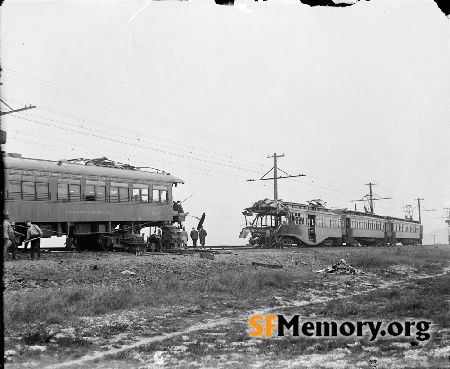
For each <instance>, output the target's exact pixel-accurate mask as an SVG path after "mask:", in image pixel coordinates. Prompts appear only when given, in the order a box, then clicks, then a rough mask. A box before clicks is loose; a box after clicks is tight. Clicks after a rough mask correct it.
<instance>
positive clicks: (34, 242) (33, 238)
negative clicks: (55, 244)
mask: <svg viewBox="0 0 450 369" xmlns="http://www.w3.org/2000/svg"><path fill="white" fill-rule="evenodd" d="M26 223H27V227H28V229H27V239H26V240H25V242H27V241H29V242H30V243H31V248H30V249H31V260H34V252H35V251H36V252H37V258H38V260H39V259H40V258H41V237H42V235H43V232H42V231H41V229H40V228H39V227H38V226H37V225H36V224H32V223H31V221H29V220H27V222H26Z"/></svg>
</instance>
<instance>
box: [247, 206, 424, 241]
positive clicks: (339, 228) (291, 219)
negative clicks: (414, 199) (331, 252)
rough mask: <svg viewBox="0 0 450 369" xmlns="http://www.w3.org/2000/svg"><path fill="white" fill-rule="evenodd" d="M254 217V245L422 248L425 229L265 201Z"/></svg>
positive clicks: (379, 218)
mask: <svg viewBox="0 0 450 369" xmlns="http://www.w3.org/2000/svg"><path fill="white" fill-rule="evenodd" d="M243 214H244V215H245V216H254V218H253V219H252V221H251V222H250V224H248V221H247V227H245V228H244V229H246V230H247V231H249V232H250V233H252V238H251V243H254V244H259V245H266V246H267V247H276V246H283V245H284V246H291V245H297V246H316V245H329V246H331V245H334V246H338V245H363V246H368V245H395V244H396V243H398V242H401V243H402V244H413V245H417V244H421V243H422V237H423V228H422V225H420V224H419V222H417V221H414V220H410V219H400V218H394V217H389V216H380V215H376V214H372V213H360V212H356V211H349V210H331V209H327V208H325V207H324V206H322V205H321V204H319V203H309V204H298V203H290V202H282V201H277V202H275V201H272V200H267V199H266V200H261V201H258V202H257V203H255V204H254V205H253V206H252V207H250V208H247V209H245V211H244V213H243Z"/></svg>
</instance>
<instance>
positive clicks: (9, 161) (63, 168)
mask: <svg viewBox="0 0 450 369" xmlns="http://www.w3.org/2000/svg"><path fill="white" fill-rule="evenodd" d="M14 155H15V156H11V154H6V155H5V156H3V162H4V164H5V168H6V169H20V170H29V171H42V172H51V173H65V174H78V175H80V174H84V175H92V176H101V177H112V178H114V177H115V178H121V179H136V180H147V181H156V182H166V183H184V181H183V180H182V179H180V178H178V177H175V176H173V175H170V174H165V173H155V172H146V171H142V170H129V169H120V168H109V167H101V166H95V165H81V164H72V163H67V162H65V161H52V160H43V159H31V158H23V157H17V154H14Z"/></svg>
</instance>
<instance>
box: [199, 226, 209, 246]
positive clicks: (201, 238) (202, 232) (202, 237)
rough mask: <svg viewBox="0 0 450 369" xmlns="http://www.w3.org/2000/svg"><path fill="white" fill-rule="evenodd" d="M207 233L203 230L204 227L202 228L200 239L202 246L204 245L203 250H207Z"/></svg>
mask: <svg viewBox="0 0 450 369" xmlns="http://www.w3.org/2000/svg"><path fill="white" fill-rule="evenodd" d="M207 234H208V233H206V231H205V230H204V229H203V227H200V232H199V234H198V235H199V237H200V245H202V248H203V249H204V248H205V239H206V235H207Z"/></svg>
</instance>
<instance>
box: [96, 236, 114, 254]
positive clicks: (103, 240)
mask: <svg viewBox="0 0 450 369" xmlns="http://www.w3.org/2000/svg"><path fill="white" fill-rule="evenodd" d="M98 246H99V248H100V250H103V251H111V250H112V245H111V243H110V240H109V238H108V236H106V235H104V234H102V235H101V236H100V237H99V239H98Z"/></svg>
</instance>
